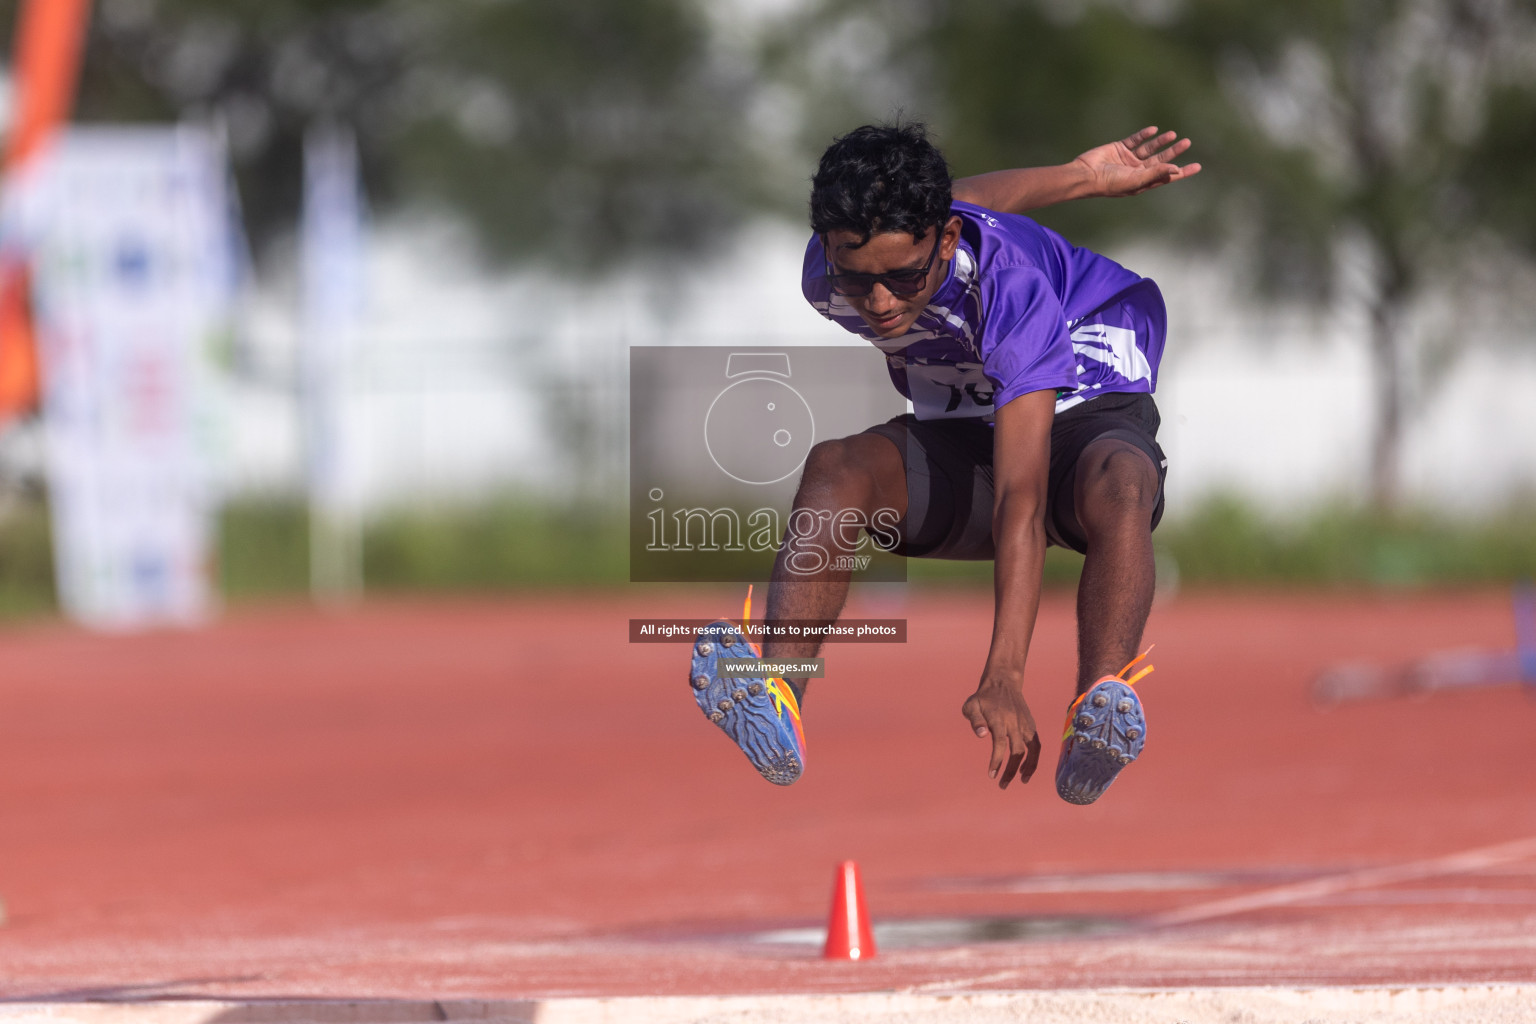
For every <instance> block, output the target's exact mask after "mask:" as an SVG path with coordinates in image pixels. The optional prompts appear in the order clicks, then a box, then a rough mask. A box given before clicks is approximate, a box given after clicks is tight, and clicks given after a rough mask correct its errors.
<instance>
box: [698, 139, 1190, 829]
mask: <svg viewBox="0 0 1536 1024" xmlns="http://www.w3.org/2000/svg"><path fill="white" fill-rule="evenodd" d="M1188 146H1189V141H1188V140H1177V136H1176V135H1175V134H1174V133H1172V132H1165V133H1163V134H1161V135H1159V134H1158V133H1157V130H1156V129H1155V128H1147V129H1144V130H1143V131H1140V132H1137V133H1136V134H1134V135H1132V136H1130V137H1129V138H1126V139H1124V140H1122V141H1120V142H1117V143H1111V144H1109V145H1106V146H1100V147H1098V148H1096V149H1093V150H1090V151H1088V152H1087V153H1084V154H1083V155H1082V156H1080V157H1078V158H1077V159H1076V160H1074V161H1072V162H1071V163H1069V164H1064V165H1062V166H1060V167H1046V168H1028V169H1021V170H1011V171H998V172H993V173H991V174H984V175H980V176H977V177H972V178H962V179H959V180H952V179H951V177H950V174H949V169H948V166H947V165H946V163H945V160H944V157H943V155H942V154H940V152H939V151H938V150H937V149H936V148H935V147H934V146H933V145H932V143H931V142H929V140H928V137H927V134H926V131H925V130H924V128H923V127H922V126H921V125H916V124H905V125H895V126H873V125H871V126H865V127H862V128H858V129H856V130H854V131H852V132H850V133H848V134H847V135H845V136H843V137H842V138H839V139H837V140H836V141H835V142H833V144H832V145H831V146H830V147H829V148H828V149H827V151H826V153H825V154H824V155H823V156H822V158H821V164H820V167H819V168H818V169H817V172H816V176H815V178H814V180H813V185H812V190H811V228H812V231H813V232H814V234H813V236H812V238H811V240H810V244H809V245H808V247H807V249H806V256H805V265H804V272H803V277H802V281H801V285H802V289H803V290H804V293H805V297H806V299H807V300H808V301H809V302H810V303H811V305H813V306H814V307H815V308H816V309H817V311H818V312H820V313H821V314H822V315H823V316H825V317H827V318H828V319H830V320H832V321H833V322H835V323H837V324H838V325H839V326H841V327H843V328H845V329H847V330H849V331H851V332H853V333H855V334H858V335H860V336H861V337H864V338H866V339H868V340H869V341H870V342H872V343H873V344H874V345H876V346H877V347H878V348H879V349H880V350H881V351H882V352H884V353H885V356H886V363H887V368H888V370H889V372H890V376H891V380H892V382H893V383H894V384H895V386H896V388H897V389H898V390H900V391H901V393H902V394H903V395H905V396H906V397H907V398H909V399H910V400H911V402H912V406H913V410H914V411H913V412H912V413H909V414H907V415H904V416H898V417H897V418H895V419H893V420H891V421H889V422H888V423H881V424H877V425H875V426H872V427H870V428H869V429H868V430H866V431H865V432H863V433H861V434H856V435H854V436H852V437H845V438H841V439H839V440H832V441H823V442H821V443H819V444H817V445H816V446H815V447H814V448H812V449H811V452H810V454H809V456H808V457H807V459H806V462H805V469H804V472H803V475H802V476H801V479H800V485H799V489H798V491H797V493H796V495H795V502H794V511H793V512H792V513H791V519H790V521H791V523H792V524H795V523H799V524H802V525H801V526H800V527H798V528H792V529H791V531H790V533H789V534H788V535H787V536H786V539H785V543H784V546H783V548H782V549H781V550H780V552H779V556H778V559H777V561H776V563H775V566H774V572H773V578H772V584H771V588H770V590H769V595H768V609H767V615H766V621H767V622H768V623H769V624H770V625H771V624H774V623H777V622H785V621H790V620H795V621H798V622H809V623H812V624H823V625H825V624H830V623H832V622H835V621H836V619H837V617H838V615H839V613H840V612H841V611H842V608H843V603H844V601H845V599H846V597H847V592H848V585H849V581H850V578H851V572H850V570H849V569H847V568H843V567H841V563H837V562H835V561H834V562H828V563H826V564H824V565H820V566H818V567H817V568H816V569H815V570H814V571H807V572H802V571H800V568H799V564H798V563H796V562H795V560H794V559H793V557H792V556H793V554H794V551H795V549H796V546H797V545H809V544H820V545H822V546H823V547H824V548H826V549H828V550H830V549H832V547H833V546H835V545H836V543H837V540H838V537H837V536H836V535H835V534H834V531H839V530H841V531H844V533H846V529H847V525H848V523H849V515H850V513H849V510H852V514H853V515H854V516H855V517H856V520H857V523H858V524H859V525H862V526H864V527H865V528H866V529H869V530H870V532H871V535H872V536H876V537H877V542H882V546H886V547H889V548H890V549H891V550H893V551H895V552H896V553H897V554H902V555H906V556H909V557H914V558H951V559H995V563H996V568H995V591H996V610H995V616H994V620H993V629H992V641H991V646H990V649H989V650H988V653H987V659H986V665H985V667H984V669H983V670H982V673H981V680H980V682H979V684H978V685H977V687H976V691H975V692H974V693H973V694H971V696H970V697H969V698H968V699H967V700H966V701H965V703H964V705H963V708H962V710H963V712H964V715H965V717H966V719H967V721H968V722H969V723H970V725H971V728H972V729H974V730H975V732H976V735H978V736H981V737H985V738H989V739H990V740H991V746H992V750H991V758H990V762H989V766H988V767H989V772H990V774H991V776H992V777H993V778H998V779H999V785H1001V786H1007V785H1008V783H1009V781H1010V780H1011V779H1012V778H1013V777H1014V775H1015V774H1017V775H1018V776H1019V778H1020V779H1021V780H1025V781H1027V780H1028V779H1029V777H1030V776H1031V775H1032V774H1033V772H1034V770H1035V766H1036V764H1037V762H1038V760H1039V756H1040V740H1039V735H1038V730H1037V728H1036V724H1035V719H1034V716H1033V714H1032V713H1031V712H1030V709H1029V706H1028V704H1026V703H1025V700H1024V696H1023V692H1022V685H1023V677H1024V665H1025V662H1026V660H1027V658H1028V655H1029V644H1030V638H1031V635H1032V633H1033V631H1034V625H1035V616H1036V612H1037V610H1038V607H1039V602H1040V581H1041V569H1042V565H1043V562H1044V558H1045V549H1046V545H1047V544H1057V545H1060V546H1062V547H1068V548H1072V549H1073V550H1075V551H1078V552H1081V553H1082V554H1083V555H1084V556H1085V560H1084V563H1083V572H1082V579H1081V581H1080V583H1079V584H1078V592H1077V623H1078V675H1077V681H1076V686H1077V697H1076V699H1075V700H1074V701H1072V702H1071V704H1070V706H1069V708H1068V712H1067V728H1066V735H1065V739H1064V741H1063V745H1062V749H1061V756H1060V759H1059V762H1058V766H1057V772H1056V785H1057V791H1058V792H1059V793H1060V794H1061V796H1062V798H1063V799H1065V800H1068V801H1070V802H1072V803H1090V802H1092V801H1093V800H1096V799H1097V798H1098V797H1099V796H1100V794H1102V793H1103V792H1104V790H1105V789H1106V788H1107V787H1108V786H1109V784H1110V783H1111V782H1113V781H1114V779H1115V776H1116V775H1117V774H1118V773H1119V771H1120V770H1121V768H1123V767H1124V766H1125V765H1127V764H1129V763H1131V761H1133V760H1135V759H1136V757H1137V756H1138V755H1139V754H1140V752H1141V750H1142V747H1143V744H1144V743H1145V742H1146V718H1145V715H1144V714H1143V711H1142V707H1141V702H1140V700H1139V699H1138V697H1137V695H1136V692H1135V690H1133V689H1132V687H1131V684H1132V683H1134V682H1135V681H1136V679H1137V678H1139V675H1138V676H1131V677H1128V678H1127V677H1126V676H1125V673H1126V670H1127V669H1129V668H1130V666H1131V664H1132V662H1133V661H1134V660H1138V659H1137V658H1136V653H1137V650H1138V648H1139V645H1140V643H1141V639H1142V630H1143V628H1144V626H1145V625H1146V621H1147V615H1148V612H1149V611H1150V609H1151V604H1152V591H1153V556H1152V530H1153V528H1154V527H1155V526H1156V525H1157V522H1158V520H1159V518H1161V515H1162V511H1163V479H1164V475H1165V472H1166V465H1167V463H1166V460H1165V459H1164V457H1163V452H1162V449H1161V448H1160V447H1158V444H1157V429H1158V423H1159V417H1158V411H1157V407H1156V405H1155V404H1154V402H1153V399H1152V392H1153V391H1154V390H1155V388H1156V383H1157V368H1158V363H1159V360H1160V359H1161V357H1162V352H1163V341H1164V336H1165V333H1166V316H1165V312H1164V308H1163V300H1162V296H1161V294H1160V293H1159V292H1158V289H1157V286H1156V285H1155V284H1154V283H1153V282H1152V281H1151V280H1149V279H1147V278H1143V277H1140V276H1138V275H1136V274H1134V273H1132V272H1131V271H1129V270H1127V269H1125V268H1124V267H1122V266H1120V265H1119V264H1117V263H1115V262H1113V261H1112V260H1109V259H1107V258H1105V257H1103V256H1100V255H1099V254H1097V253H1094V252H1090V251H1089V250H1087V249H1083V248H1079V247H1077V246H1074V245H1072V244H1071V243H1069V242H1067V241H1066V240H1065V239H1063V238H1062V237H1061V236H1060V235H1058V234H1056V233H1055V232H1054V231H1051V230H1049V229H1047V228H1044V227H1041V226H1040V225H1039V224H1037V223H1035V222H1034V221H1033V220H1030V219H1029V218H1027V217H1025V216H1022V213H1023V211H1025V210H1028V209H1033V208H1037V207H1041V206H1046V205H1049V204H1051V203H1054V202H1059V201H1062V200H1066V199H1074V198H1081V197H1088V196H1125V195H1134V194H1136V193H1138V192H1142V191H1145V190H1146V189H1149V188H1153V187H1156V186H1158V185H1161V184H1165V183H1167V182H1169V181H1175V180H1178V179H1181V178H1187V177H1190V176H1192V175H1194V174H1196V173H1198V171H1199V170H1200V165H1199V164H1189V165H1186V166H1182V167H1181V166H1178V165H1176V164H1175V163H1174V162H1173V161H1174V160H1175V159H1176V158H1177V157H1178V156H1179V155H1180V154H1182V153H1183V152H1184V151H1185V150H1186V149H1187V148H1188ZM880 510H894V512H895V515H896V516H898V517H899V524H898V526H897V527H896V528H895V530H894V536H893V535H891V533H892V531H890V530H888V529H884V528H883V527H882V525H877V519H876V513H877V511H880ZM885 514H886V515H889V513H885ZM859 517H861V518H859ZM821 561H822V562H825V560H821ZM819 646H820V641H819V640H788V639H774V638H770V639H769V640H768V641H767V642H766V644H765V645H764V649H763V650H762V652H761V653H762V655H763V656H764V657H766V658H769V659H779V658H794V659H798V658H806V657H812V656H814V655H815V654H816V653H817V650H818V649H819ZM754 653H756V652H755V651H754V649H753V647H752V646H751V645H750V644H749V642H748V641H747V639H746V638H745V637H744V636H743V635H742V633H741V632H740V631H739V630H738V629H736V628H735V627H733V626H732V625H731V624H730V623H728V622H724V621H721V622H717V623H714V624H712V625H711V626H710V627H709V628H708V629H706V630H705V631H704V633H703V634H701V636H700V638H699V640H698V642H697V643H696V644H695V646H694V649H693V653H692V658H691V663H690V672H689V680H690V685H691V687H692V690H693V693H694V698H695V700H696V702H697V703H698V706H699V708H700V709H701V710H702V711H703V712H704V713H705V714H706V715H707V716H708V717H709V718H710V719H711V720H713V721H714V722H715V723H716V724H718V725H719V726H720V727H721V728H722V729H723V730H724V731H725V732H726V734H727V735H728V736H730V737H731V739H732V740H734V741H735V742H736V743H737V744H738V745H739V746H740V747H741V748H742V750H743V751H744V752H745V753H746V754H747V756H748V758H749V759H750V760H751V761H752V764H753V766H754V767H756V768H757V769H758V771H760V772H761V773H762V774H763V776H764V777H766V778H767V779H769V780H770V781H772V782H776V783H779V784H781V785H788V784H789V783H792V782H794V781H795V780H796V779H797V778H799V776H800V773H801V771H802V770H803V769H804V766H805V738H804V733H803V730H802V727H801V721H800V704H801V702H802V701H803V700H804V697H805V687H806V680H804V679H796V678H789V679H783V678H779V677H774V676H763V677H759V678H755V679H752V678H732V677H726V676H722V675H721V674H720V666H719V661H720V659H721V658H723V657H733V658H740V657H751V656H752V655H753V654H754ZM1145 671H1146V670H1145V669H1144V670H1143V673H1144V672H1145Z"/></svg>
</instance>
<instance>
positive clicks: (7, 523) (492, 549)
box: [0, 497, 1536, 619]
mask: <svg viewBox="0 0 1536 1024" xmlns="http://www.w3.org/2000/svg"><path fill="white" fill-rule="evenodd" d="M221 528H222V554H221V559H220V562H221V582H222V587H223V592H224V594H225V596H226V597H227V598H228V599H230V600H231V601H233V602H235V603H239V602H241V601H245V600H251V599H265V598H273V597H285V598H298V599H303V598H304V597H305V595H307V593H308V588H309V566H308V551H309V533H308V520H307V516H306V514H305V512H304V509H303V507H302V506H301V505H299V504H297V503H292V502H280V501H266V502H255V503H238V504H235V505H232V506H230V507H229V508H228V509H226V511H225V513H224V517H223V521H222V524H221ZM1153 539H1154V542H1155V544H1156V546H1157V549H1158V556H1159V561H1160V564H1161V565H1162V566H1163V567H1164V569H1165V570H1166V569H1167V568H1168V567H1177V571H1178V577H1179V581H1180V585H1181V586H1184V587H1225V586H1284V587H1301V588H1307V587H1348V588H1405V587H1406V588H1413V587H1431V586H1449V585H1470V584H1491V583H1509V582H1514V581H1516V580H1520V579H1536V504H1532V503H1526V504H1520V505H1516V506H1512V507H1510V508H1509V509H1506V510H1504V511H1503V512H1500V513H1498V514H1496V515H1491V516H1488V517H1485V518H1482V519H1476V520H1466V519H1456V518H1450V517H1446V516H1442V515H1436V514H1433V513H1429V512H1413V513H1399V514H1394V515H1381V514H1378V513H1375V512H1372V511H1369V510H1365V509H1360V508H1354V507H1349V506H1344V505H1339V506H1334V507H1329V508H1324V509H1321V510H1318V511H1316V512H1314V513H1312V514H1310V515H1307V516H1304V517H1302V518H1300V519H1295V520H1285V521H1282V520H1278V519H1272V518H1270V517H1267V516H1265V515H1263V514H1261V513H1260V512H1259V511H1257V510H1256V509H1255V508H1254V507H1253V506H1252V505H1249V504H1245V503H1244V502H1243V501H1241V500H1239V499H1236V498H1232V497H1218V498H1215V499H1212V500H1210V501H1208V502H1206V503H1204V504H1202V505H1201V506H1200V507H1198V508H1197V509H1195V510H1194V512H1193V513H1192V514H1190V515H1188V516H1185V517H1182V518H1179V519H1176V520H1174V521H1172V522H1167V523H1164V524H1163V525H1162V526H1161V527H1159V529H1158V530H1157V532H1156V533H1155V534H1154V535H1153ZM364 561H365V569H364V572H365V576H366V583H367V589H368V591H369V592H370V593H375V594H377V593H385V592H479V593H491V592H505V591H524V590H538V589H541V588H549V587H560V588H565V587H608V586H615V585H620V584H623V583H624V581H625V580H626V579H627V578H628V566H629V557H628V549H627V525H626V523H625V522H624V520H623V518H622V517H621V516H618V515H614V514H603V513H594V512H592V511H590V510H585V509H579V508H569V507H556V506H541V505H537V504H530V503H526V502H520V501H513V500H504V501H499V502H493V503H488V504H484V505H481V506H477V507H469V508H463V507H461V508H454V509H438V510H426V509H421V510H415V511H402V512H397V513H394V514H391V515H389V516H386V517H385V518H383V519H381V520H379V521H378V522H375V523H373V524H371V525H370V526H369V527H368V528H367V530H366V532H365V535H364ZM1082 564H1083V559H1082V556H1080V555H1077V554H1075V553H1074V552H1070V551H1063V550H1061V549H1059V548H1051V549H1049V550H1048V551H1047V553H1046V564H1045V584H1046V586H1047V587H1051V588H1070V587H1072V586H1075V584H1076V582H1077V578H1078V575H1079V574H1080V573H1081V571H1082ZM907 573H908V580H909V582H910V583H911V584H912V585H914V586H967V587H980V588H990V587H991V585H992V563H991V562H940V561H932V560H928V559H912V560H909V561H908V562H907ZM56 607H57V605H56V599H55V596H54V588H53V560H52V555H51V551H50V544H49V529H48V517H47V510H46V507H45V506H44V505H43V504H42V503H41V502H28V503H23V504H20V505H17V506H14V507H12V508H11V509H9V510H8V511H7V512H6V514H5V516H4V518H3V520H0V618H5V619H13V618H28V617H36V616H39V615H46V614H50V613H52V612H54V611H55V609H56Z"/></svg>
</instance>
